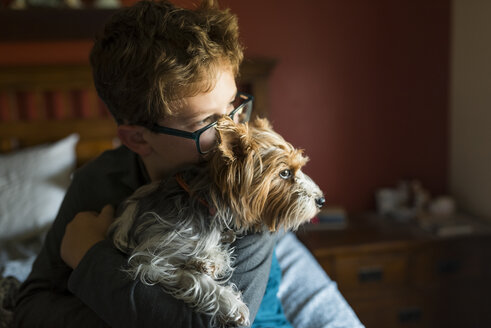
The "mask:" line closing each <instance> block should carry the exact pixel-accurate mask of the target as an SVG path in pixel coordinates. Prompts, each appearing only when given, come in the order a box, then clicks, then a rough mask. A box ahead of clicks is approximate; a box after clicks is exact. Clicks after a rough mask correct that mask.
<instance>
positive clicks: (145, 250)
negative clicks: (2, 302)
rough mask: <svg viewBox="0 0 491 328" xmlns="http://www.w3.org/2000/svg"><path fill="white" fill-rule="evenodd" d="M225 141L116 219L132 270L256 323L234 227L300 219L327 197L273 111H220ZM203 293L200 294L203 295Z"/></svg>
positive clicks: (282, 225)
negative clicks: (240, 283) (275, 124)
mask: <svg viewBox="0 0 491 328" xmlns="http://www.w3.org/2000/svg"><path fill="white" fill-rule="evenodd" d="M216 130H217V139H218V140H217V141H218V146H217V147H216V149H215V150H214V151H213V152H212V153H211V154H209V157H208V158H207V161H206V162H205V163H204V164H201V165H196V166H192V167H189V168H186V169H184V170H181V171H178V172H177V173H176V174H175V175H172V176H171V177H170V178H167V179H166V180H163V181H156V182H152V183H150V184H148V185H146V186H143V187H141V188H139V189H138V190H137V191H136V192H135V193H134V194H133V195H132V196H131V197H130V198H129V199H128V200H127V201H125V203H124V204H123V207H122V208H123V210H122V214H121V215H120V216H119V217H118V218H117V219H116V221H115V222H114V223H113V225H112V226H111V229H110V231H111V235H112V238H113V241H114V243H115V245H116V247H117V248H118V249H119V250H121V251H123V252H125V253H127V254H129V260H128V267H127V268H125V270H126V271H127V272H128V273H129V274H130V275H131V276H132V278H133V279H137V278H139V279H140V280H141V281H142V282H143V283H144V284H148V285H154V284H159V285H160V286H162V287H163V289H164V290H165V291H166V292H168V293H169V294H171V295H173V296H174V297H175V298H177V299H180V300H182V301H184V302H185V303H186V304H188V305H189V306H190V307H191V308H193V309H194V310H195V311H197V312H201V313H205V314H208V315H210V316H211V317H212V322H213V324H214V325H215V324H216V325H221V326H227V327H230V326H244V325H246V326H247V325H249V310H248V308H247V306H246V304H244V302H243V301H242V300H241V293H240V291H238V290H237V288H236V287H235V286H234V285H233V284H232V283H230V282H229V281H228V279H229V278H230V276H231V274H232V271H233V257H232V255H233V248H232V247H230V244H231V243H232V242H233V241H234V240H235V236H236V235H240V234H245V233H247V232H250V231H254V232H261V231H277V230H278V229H285V230H286V229H291V230H295V229H297V228H298V227H299V226H300V225H301V224H302V223H304V222H306V221H309V220H310V219H312V218H313V217H314V216H315V215H316V214H317V213H318V212H319V209H320V208H321V207H322V205H323V204H324V197H323V194H322V191H321V190H320V189H319V187H318V186H317V185H316V184H315V183H314V182H313V181H312V180H311V179H310V178H309V177H308V176H307V175H306V174H304V173H303V172H302V171H301V168H302V166H303V165H305V163H306V162H307V160H308V159H307V158H306V157H304V156H302V151H301V150H298V149H295V148H294V147H293V146H292V145H291V144H289V143H288V142H286V141H285V140H284V139H283V138H282V137H281V136H280V135H279V134H277V133H276V132H274V131H273V130H272V129H271V126H270V125H269V122H268V121H267V120H265V119H256V120H255V121H254V122H252V123H250V124H247V123H246V124H237V123H235V122H234V121H233V120H232V119H230V118H229V117H225V118H222V119H220V120H219V122H218V124H217V127H216ZM196 295H198V296H196Z"/></svg>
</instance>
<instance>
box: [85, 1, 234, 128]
mask: <svg viewBox="0 0 491 328" xmlns="http://www.w3.org/2000/svg"><path fill="white" fill-rule="evenodd" d="M242 58H243V52H242V46H241V45H240V42H239V32H238V23H237V18H236V16H235V15H233V14H231V13H230V11H229V10H228V9H227V10H220V9H219V8H218V6H217V4H216V3H215V1H213V0H204V1H203V2H202V3H201V5H200V6H199V7H197V8H196V9H195V10H189V9H184V8H178V7H176V6H174V5H173V4H171V3H170V2H168V1H146V0H145V1H140V2H138V3H136V4H135V5H133V6H132V7H129V8H124V9H122V10H120V11H118V12H117V13H116V14H115V15H114V16H113V17H112V18H111V19H110V20H109V22H108V23H107V24H106V26H105V28H104V32H103V34H102V36H100V37H99V38H97V39H96V42H95V44H94V47H93V49H92V51H91V54H90V63H91V66H92V70H93V75H94V82H95V86H96V89H97V92H98V94H99V96H100V97H101V98H102V100H103V101H104V102H105V103H106V105H107V107H108V108H109V110H110V112H111V114H112V115H113V116H114V118H115V119H116V121H117V122H118V124H121V123H126V124H137V125H143V126H147V127H150V126H151V125H152V124H153V123H156V122H158V121H159V120H161V119H163V118H165V117H167V116H170V115H174V114H175V109H174V107H176V106H172V105H173V104H174V103H176V102H178V101H179V100H180V99H182V98H184V97H190V96H194V95H196V94H198V93H201V92H207V91H211V90H212V89H213V87H214V84H215V82H216V81H215V76H216V72H217V69H218V68H219V67H223V65H228V66H230V68H231V69H232V71H233V72H234V74H235V75H237V74H238V69H239V65H240V63H241V61H242Z"/></svg>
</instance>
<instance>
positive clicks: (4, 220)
mask: <svg viewBox="0 0 491 328" xmlns="http://www.w3.org/2000/svg"><path fill="white" fill-rule="evenodd" d="M78 139H79V136H78V135H77V134H72V135H70V136H68V137H66V138H64V139H62V140H60V141H58V142H55V143H53V144H49V145H41V146H36V147H31V148H26V149H23V150H20V151H18V152H15V153H10V154H5V155H0V240H5V239H7V238H11V237H19V236H23V235H29V234H32V233H34V232H36V231H39V230H40V229H42V228H44V227H46V226H47V225H49V224H51V223H52V222H53V220H54V218H55V217H56V214H57V212H58V208H59V207H60V205H61V202H62V200H63V197H64V195H65V192H66V189H67V188H68V185H69V184H70V175H71V173H72V171H73V169H74V168H75V164H76V153H75V146H76V145H77V142H78Z"/></svg>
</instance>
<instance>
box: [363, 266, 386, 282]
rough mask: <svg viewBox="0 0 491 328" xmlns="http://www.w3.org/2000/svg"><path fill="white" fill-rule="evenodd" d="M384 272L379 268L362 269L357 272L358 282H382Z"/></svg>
mask: <svg viewBox="0 0 491 328" xmlns="http://www.w3.org/2000/svg"><path fill="white" fill-rule="evenodd" d="M383 278H384V271H383V270H382V269H381V268H362V269H360V270H359V271H358V280H359V281H360V282H374V281H382V279H383Z"/></svg>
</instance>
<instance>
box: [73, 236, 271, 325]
mask: <svg viewBox="0 0 491 328" xmlns="http://www.w3.org/2000/svg"><path fill="white" fill-rule="evenodd" d="M269 244H271V250H272V247H273V244H274V238H273V237H272V236H271V235H269V234H263V235H257V234H255V235H249V236H247V237H244V238H243V239H241V240H240V241H239V242H238V243H237V245H236V247H237V251H238V252H237V264H238V266H237V268H238V269H237V270H236V273H235V274H234V276H233V277H232V281H233V282H234V283H236V284H237V286H238V287H239V289H241V290H243V291H244V294H243V298H244V300H245V301H246V303H247V304H248V306H249V309H250V312H251V321H253V320H254V317H255V315H256V313H257V310H258V309H259V305H260V302H261V300H262V296H263V295H264V290H265V288H266V283H267V279H268V276H269V268H270V265H271V263H270V261H271V256H270V254H272V252H269V251H268V249H270V246H269ZM239 262H240V263H239ZM125 264H126V257H125V256H124V255H123V254H122V253H120V252H119V251H117V250H116V249H115V248H114V247H112V243H111V242H110V241H108V240H104V241H101V242H99V243H97V244H96V245H95V246H94V247H92V248H91V249H90V250H89V251H88V253H87V254H86V256H84V258H83V259H82V261H81V262H80V263H79V265H78V266H77V268H76V269H75V270H74V271H73V273H72V275H71V277H70V279H69V282H68V288H69V289H70V291H72V292H73V293H74V294H75V295H76V296H77V297H78V298H80V299H81V300H82V301H83V302H84V303H85V304H88V305H89V307H90V308H92V310H94V312H96V313H97V315H98V316H100V317H101V318H102V319H103V320H104V321H105V322H106V323H108V324H109V325H111V326H113V327H147V326H153V325H155V324H157V323H165V325H166V326H169V327H208V326H209V325H210V323H209V317H208V316H205V315H200V314H198V313H195V312H194V311H192V310H191V309H190V308H189V307H188V306H186V305H185V304H184V303H183V302H181V301H179V300H176V299H175V298H173V297H172V296H170V295H168V294H166V293H165V292H163V290H162V289H161V288H159V287H158V286H146V285H143V284H142V283H140V282H139V281H138V280H137V281H133V280H131V279H130V278H129V277H128V275H127V274H126V273H124V272H123V271H121V270H120V268H121V267H123V266H124V265H125Z"/></svg>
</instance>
